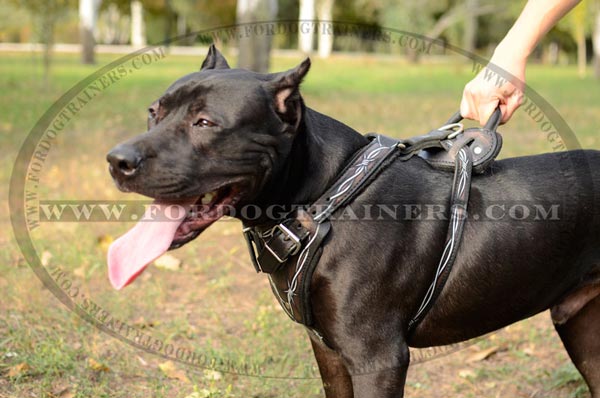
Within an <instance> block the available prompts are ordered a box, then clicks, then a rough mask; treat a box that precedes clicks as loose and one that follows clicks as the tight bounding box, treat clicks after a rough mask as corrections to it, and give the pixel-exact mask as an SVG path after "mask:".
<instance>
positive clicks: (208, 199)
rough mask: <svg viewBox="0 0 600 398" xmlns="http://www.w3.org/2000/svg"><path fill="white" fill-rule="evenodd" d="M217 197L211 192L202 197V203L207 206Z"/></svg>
mask: <svg viewBox="0 0 600 398" xmlns="http://www.w3.org/2000/svg"><path fill="white" fill-rule="evenodd" d="M214 197H215V192H214V191H213V192H209V193H205V194H204V196H203V197H202V199H201V201H202V204H203V205H207V204H209V203H210V202H212V200H213V198H214Z"/></svg>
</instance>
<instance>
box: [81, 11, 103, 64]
mask: <svg viewBox="0 0 600 398" xmlns="http://www.w3.org/2000/svg"><path fill="white" fill-rule="evenodd" d="M101 2H102V1H101V0H79V41H80V42H81V62H82V63H84V64H93V63H94V62H95V60H94V46H95V45H96V39H95V38H94V35H95V33H96V23H97V21H98V9H99V8H100V3H101Z"/></svg>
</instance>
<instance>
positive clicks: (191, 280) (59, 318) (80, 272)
mask: <svg viewBox="0 0 600 398" xmlns="http://www.w3.org/2000/svg"><path fill="white" fill-rule="evenodd" d="M98 58H99V63H98V65H97V66H82V65H80V64H79V62H78V57H77V56H74V55H64V54H59V55H57V56H56V58H55V62H54V64H53V67H52V72H51V77H50V79H49V81H48V83H47V84H44V83H43V82H42V78H41V76H42V74H41V57H40V55H39V54H6V53H2V54H1V55H0V89H1V92H2V95H1V96H0V106H1V108H2V116H1V117H0V145H1V148H2V149H3V153H4V156H3V157H1V158H0V184H1V186H2V189H1V190H0V200H1V202H0V205H1V206H2V207H1V209H2V210H3V211H2V212H1V213H0V219H1V222H2V227H3V228H2V232H0V289H1V290H2V291H3V292H4V294H3V296H2V301H1V302H0V397H4V396H8V397H25V396H39V397H63V398H64V397H149V396H152V397H163V396H164V397H178V398H179V397H181V398H183V397H189V398H198V397H244V398H245V397H250V396H254V397H318V396H320V394H321V387H320V381H319V380H317V379H315V378H311V377H313V376H314V375H315V369H314V361H313V359H312V356H311V352H310V349H309V345H308V341H307V338H306V336H305V335H304V332H303V331H302V329H301V328H300V327H298V326H296V325H293V324H292V323H291V322H290V321H289V320H288V319H287V317H286V316H285V315H284V314H283V312H281V311H280V310H279V308H278V306H277V304H276V302H275V300H274V299H273V297H271V293H270V290H269V287H268V283H267V282H266V278H265V277H264V276H262V275H256V274H255V273H254V271H253V269H252V266H251V265H250V262H249V259H248V257H247V254H246V252H245V248H244V243H243V241H242V239H241V228H240V225H239V224H238V223H237V222H234V221H223V222H221V223H219V224H218V225H216V226H214V227H212V228H211V230H209V231H207V232H206V233H205V234H203V235H202V237H201V238H199V239H198V240H197V241H196V242H194V243H193V244H190V245H187V246H185V247H184V248H182V249H179V250H177V251H175V252H174V253H173V255H175V256H176V257H177V258H179V259H181V260H182V267H181V269H179V270H177V271H168V270H164V269H158V268H155V267H151V268H150V269H149V270H148V271H146V273H145V274H144V275H143V276H142V277H141V278H140V279H139V280H138V281H137V282H136V283H135V284H133V285H132V286H130V287H128V288H126V289H125V290H123V291H122V292H119V293H117V292H115V291H113V290H112V289H111V288H110V286H109V283H108V280H107V277H106V270H105V268H106V267H105V247H104V245H102V244H99V243H98V242H99V240H103V239H110V238H111V237H116V236H118V235H119V234H121V233H123V232H124V231H125V230H126V229H127V228H129V227H131V224H128V225H123V224H114V223H53V224H51V223H47V224H42V226H41V227H40V228H38V229H36V230H35V231H34V232H33V233H32V238H33V241H34V244H35V246H36V249H37V251H38V253H40V254H43V257H44V260H45V262H46V263H47V264H48V269H50V270H54V271H56V270H61V271H64V272H65V275H67V276H66V278H68V279H69V281H71V282H72V283H73V284H74V285H77V286H78V287H79V288H80V290H81V292H82V294H83V293H85V296H86V297H90V298H91V299H92V300H93V302H94V303H96V304H97V305H99V306H101V307H102V308H103V309H104V310H106V311H108V312H109V313H110V314H111V316H114V317H115V318H118V319H120V320H123V321H124V322H126V323H127V324H129V325H131V326H133V327H135V328H136V329H137V330H140V331H143V332H144V333H147V334H148V335H151V336H153V337H155V338H158V339H160V340H161V341H163V342H165V344H167V343H172V344H175V345H179V346H182V347H192V348H194V349H196V350H198V351H201V352H203V353H206V355H207V356H209V357H210V358H212V359H215V360H222V361H225V360H230V361H232V363H234V364H236V367H237V368H238V370H239V368H242V367H243V365H244V364H256V365H257V366H260V369H261V372H260V373H261V374H262V375H263V376H264V375H265V374H266V375H270V376H275V377H288V378H284V379H278V378H265V377H247V376H241V375H235V374H227V373H225V372H219V373H214V372H203V371H201V370H197V369H195V368H190V367H186V366H183V365H180V364H172V363H168V362H166V360H165V359H164V358H160V357H157V356H154V355H152V354H149V353H146V352H143V351H140V350H137V349H135V348H133V347H131V346H129V345H126V344H124V343H122V342H120V341H118V340H116V339H114V338H112V337H110V336H108V335H107V334H104V333H102V332H100V331H98V330H97V329H96V328H94V327H93V326H91V325H90V324H89V323H87V322H85V321H83V320H81V319H80V318H79V317H77V316H76V315H74V314H73V313H72V312H70V311H69V310H68V309H67V308H66V307H65V306H63V305H62V304H61V303H60V302H59V301H58V300H56V299H55V298H54V297H53V295H52V293H51V292H49V291H48V290H46V289H44V288H43V285H42V283H41V282H40V281H39V280H38V279H37V278H36V276H35V275H34V274H33V272H32V271H31V269H30V268H29V267H28V266H27V264H26V263H25V262H24V260H23V258H22V256H21V254H20V252H19V250H18V248H17V246H16V243H15V241H14V238H13V236H12V233H11V232H10V229H11V227H10V211H9V209H8V205H7V198H8V181H9V178H10V174H11V170H12V165H13V163H14V161H15V158H16V153H17V151H18V150H19V147H20V145H21V144H22V142H23V140H24V139H25V137H26V136H27V134H28V133H29V131H30V130H31V129H32V127H33V126H34V124H35V123H36V121H37V120H38V119H39V118H40V117H41V116H42V114H43V113H44V112H45V111H46V110H47V109H48V108H49V107H50V106H51V105H52V104H53V103H54V102H55V101H56V100H57V99H58V98H60V96H61V95H62V94H63V93H65V92H66V91H67V90H68V89H70V88H71V87H72V86H74V85H75V84H76V83H77V82H79V81H80V80H82V79H84V78H86V77H87V76H88V75H90V74H91V73H93V72H94V71H95V70H96V69H97V68H99V67H100V66H102V65H104V64H106V63H108V62H111V61H112V60H114V59H116V58H117V56H111V55H100V56H99V57H98ZM201 61H202V60H201V59H196V58H192V57H175V56H167V57H165V58H164V59H161V60H160V61H158V62H156V63H153V64H152V65H151V66H149V67H147V68H143V69H141V70H139V71H136V72H135V73H132V74H131V75H130V76H127V77H126V78H123V79H121V80H120V81H119V82H117V83H115V84H113V85H112V86H111V87H110V88H109V89H107V90H105V91H104V92H103V93H102V94H101V95H99V96H97V97H96V98H94V100H93V101H92V102H90V103H89V104H88V105H87V106H85V107H83V108H82V109H81V111H80V112H79V113H78V115H77V117H76V118H74V119H73V120H72V121H71V122H70V123H69V124H68V125H67V126H66V127H65V129H64V131H63V132H61V134H60V135H59V136H58V137H57V139H56V143H55V144H54V146H53V147H52V150H51V152H50V154H49V155H48V159H47V160H46V162H45V163H44V170H43V173H42V179H41V182H40V184H39V185H40V186H39V192H40V199H73V200H83V199H107V200H116V199H127V200H130V199H132V198H133V197H134V196H133V195H125V194H123V193H120V192H118V191H117V189H116V188H115V187H114V186H113V183H112V181H111V179H110V176H109V175H108V172H107V170H106V164H105V160H104V156H105V153H106V152H107V151H108V150H109V149H110V148H111V147H112V146H113V145H114V144H115V143H117V142H119V141H120V140H122V139H124V138H126V137H129V136H132V135H134V134H137V133H139V132H142V131H144V129H145V120H146V108H147V106H148V105H149V104H150V103H151V102H152V101H153V100H154V99H155V98H156V97H157V96H159V95H160V94H161V93H162V91H163V90H164V89H165V88H166V87H167V86H168V85H169V84H170V83H171V82H172V81H173V80H175V79H176V78H178V77H180V76H181V75H183V74H186V73H189V72H191V71H194V70H197V69H198V67H199V65H200V63H201ZM300 61H301V59H300V58H298V59H295V58H290V57H286V58H277V59H275V60H274V62H273V64H274V65H273V70H281V69H284V68H290V67H292V66H294V65H295V64H296V63H298V62H300ZM232 63H233V62H232ZM471 76H472V71H471V65H470V64H469V63H466V62H461V61H460V60H453V61H451V62H448V63H435V64H433V63H432V64H428V63H427V62H424V63H422V64H419V65H409V64H406V63H405V62H403V61H402V60H396V59H393V58H389V57H375V56H365V57H344V56H337V57H333V58H331V59H329V60H319V59H315V60H314V62H313V66H312V69H311V72H310V73H309V75H308V77H307V79H306V81H305V83H304V84H303V87H302V90H303V95H304V97H305V100H306V103H307V104H308V106H310V107H312V108H314V109H316V110H318V111H320V112H322V113H326V114H329V115H331V116H333V117H335V118H337V119H340V120H342V121H344V122H346V123H347V124H349V125H351V126H353V127H354V128H356V129H357V130H359V131H361V132H365V133H366V132H370V131H377V132H380V133H384V134H387V135H391V136H395V137H407V136H411V135H416V134H422V133H425V132H427V131H428V130H429V129H431V128H434V127H436V126H438V125H440V124H442V123H443V122H444V121H445V119H446V118H447V117H448V116H450V115H451V114H452V113H453V112H454V111H455V110H457V108H458V104H459V101H460V94H461V92H462V88H463V86H464V84H465V83H466V82H467V81H468V80H469V79H470V78H471ZM528 79H529V80H528V83H529V84H530V85H531V87H532V88H533V89H534V90H536V91H537V92H538V93H539V94H540V95H541V96H542V97H543V98H545V99H546V100H547V101H548V102H549V103H550V104H551V105H552V106H553V107H554V108H555V109H556V111H557V112H558V113H559V114H560V115H561V116H562V118H563V119H564V120H565V121H566V122H567V123H568V125H569V126H570V128H571V129H572V130H573V131H574V132H575V133H576V137H577V139H578V140H579V142H580V143H581V145H582V146H583V147H587V148H600V135H599V134H598V131H597V126H598V125H600V82H599V81H596V80H594V79H593V78H591V77H588V78H585V79H580V78H578V77H577V74H576V71H575V68H573V67H557V68H552V67H546V66H538V65H532V66H531V67H530V68H529V69H528ZM501 132H502V133H503V136H504V141H505V146H504V149H503V152H502V156H504V157H507V156H516V155H524V154H532V153H539V152H545V151H551V150H552V146H551V145H550V143H549V142H548V141H547V140H546V135H545V134H544V133H543V132H542V131H541V129H540V126H538V124H536V123H535V122H534V121H532V120H531V119H530V118H529V117H528V115H527V114H526V113H525V112H522V111H521V112H519V113H518V114H516V115H515V117H514V118H513V120H512V121H511V122H510V123H509V124H508V125H506V126H503V127H502V128H501ZM490 346H496V347H498V348H499V349H498V352H497V353H496V354H494V355H493V356H492V357H491V358H490V359H488V360H485V361H481V362H469V363H466V362H465V361H466V360H467V359H468V358H469V356H470V355H472V354H473V353H474V352H476V351H477V350H480V349H485V348H488V347H490ZM307 377H308V378H307ZM407 389H408V395H409V396H421V397H438V396H440V397H441V396H455V397H471V396H482V395H483V396H497V395H495V394H496V393H499V394H500V395H498V396H535V397H538V398H539V397H556V396H561V397H567V396H570V397H575V396H577V397H579V396H585V395H584V393H582V391H585V389H584V388H583V387H582V384H581V381H580V380H579V378H578V376H577V373H576V372H575V371H574V369H573V368H572V366H571V365H569V364H568V361H567V359H566V355H565V354H564V352H563V351H562V349H561V347H560V342H559V341H558V339H557V338H556V336H554V334H553V331H552V327H551V325H550V323H549V322H548V320H547V319H546V318H539V317H537V318H534V319H533V320H528V321H525V322H522V323H520V324H518V325H515V326H513V327H511V328H509V329H508V330H505V331H503V332H501V333H499V334H497V335H494V336H492V337H491V338H489V339H486V340H484V341H482V342H480V343H478V344H477V345H475V346H474V347H471V348H468V349H466V350H463V351H461V352H459V353H457V354H453V355H450V356H448V357H445V358H442V359H439V360H436V361H433V362H429V363H425V364H422V365H418V366H415V367H414V368H413V369H411V373H410V375H409V380H408V387H407ZM492 393H493V394H492ZM533 394H535V395H533Z"/></svg>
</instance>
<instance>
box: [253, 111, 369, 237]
mask: <svg viewBox="0 0 600 398" xmlns="http://www.w3.org/2000/svg"><path fill="white" fill-rule="evenodd" d="M302 114H303V117H302V121H301V123H300V126H299V127H298V132H297V134H296V137H295V139H294V143H293V145H292V148H291V150H290V153H289V156H288V157H287V158H286V161H285V164H284V165H283V167H282V168H281V171H280V172H279V173H278V174H277V176H276V177H275V178H273V181H271V183H270V184H269V185H268V186H267V187H266V189H265V192H268V195H267V196H268V198H269V200H268V201H267V200H266V199H263V200H261V199H262V198H259V200H258V201H257V205H258V206H259V207H261V208H262V210H265V209H266V208H267V207H268V206H273V205H277V206H278V208H283V207H285V208H289V207H291V206H296V205H305V204H311V203H312V202H314V201H315V200H316V199H318V198H319V196H320V195H321V194H322V193H323V192H324V191H325V190H326V189H327V188H328V187H329V186H330V185H331V184H332V183H333V182H334V179H335V177H336V176H337V175H338V174H339V173H340V171H341V170H342V168H343V167H344V165H345V164H346V162H348V160H349V159H350V158H351V157H352V155H353V154H354V153H355V152H356V151H358V150H359V149H360V148H361V147H363V146H364V145H367V143H368V141H367V139H366V138H365V137H364V136H363V135H361V134H360V133H358V132H357V131H356V130H354V129H352V128H350V127H348V126H346V125H345V124H343V123H341V122H339V121H337V120H335V119H332V118H330V117H328V116H326V115H322V114H320V113H318V112H316V111H314V110H312V109H310V108H304V110H303V113H302ZM263 214H266V212H263ZM273 221H276V220H268V219H259V220H255V221H254V222H246V224H247V225H260V224H263V223H267V224H268V223H273Z"/></svg>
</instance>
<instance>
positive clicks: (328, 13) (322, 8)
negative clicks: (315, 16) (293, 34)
mask: <svg viewBox="0 0 600 398" xmlns="http://www.w3.org/2000/svg"><path fill="white" fill-rule="evenodd" d="M333 1H334V0H321V1H320V3H319V8H318V11H319V22H320V23H321V26H320V29H319V57H321V58H327V57H329V56H330V55H331V50H332V49H333V26H332V24H333V22H332V19H333ZM329 27H331V29H329Z"/></svg>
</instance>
